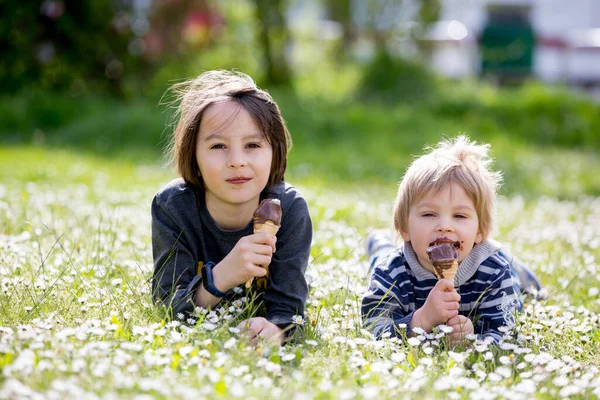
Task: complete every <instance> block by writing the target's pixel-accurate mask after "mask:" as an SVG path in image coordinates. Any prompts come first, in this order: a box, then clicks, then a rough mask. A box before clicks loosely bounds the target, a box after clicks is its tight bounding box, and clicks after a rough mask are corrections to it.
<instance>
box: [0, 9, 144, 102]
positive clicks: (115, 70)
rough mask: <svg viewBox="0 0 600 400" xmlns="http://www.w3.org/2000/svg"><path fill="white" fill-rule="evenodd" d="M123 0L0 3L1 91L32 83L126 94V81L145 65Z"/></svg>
mask: <svg viewBox="0 0 600 400" xmlns="http://www.w3.org/2000/svg"><path fill="white" fill-rule="evenodd" d="M130 7H131V5H130V3H129V2H125V1H115V0H91V1H84V2H81V1H43V2H42V1H29V2H19V1H4V2H1V3H0V12H1V13H2V21H3V23H2V24H0V47H1V48H2V58H1V59H0V86H1V87H2V88H3V91H4V92H5V93H14V92H16V91H18V90H20V89H22V88H24V87H30V86H36V87H39V88H41V89H42V90H64V91H66V90H70V91H72V92H74V93H81V92H87V91H88V90H90V91H97V90H100V91H104V92H109V93H113V94H117V95H123V94H124V87H125V79H126V76H127V75H128V74H130V73H131V72H132V70H133V69H140V68H143V62H142V60H141V59H140V58H139V56H138V55H135V54H132V52H130V45H131V44H132V42H133V41H134V39H135V35H134V33H133V31H132V23H133V19H132V17H133V16H132V14H131V11H132V10H131V8H130Z"/></svg>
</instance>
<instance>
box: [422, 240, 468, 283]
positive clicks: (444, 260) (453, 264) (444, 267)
mask: <svg viewBox="0 0 600 400" xmlns="http://www.w3.org/2000/svg"><path fill="white" fill-rule="evenodd" d="M459 247H460V242H452V241H448V240H440V241H438V242H434V243H432V244H431V246H430V247H429V248H428V249H427V254H428V255H429V261H431V265H433V268H434V273H435V276H437V278H438V279H449V280H451V281H452V282H454V277H455V276H456V272H457V271H458V249H459Z"/></svg>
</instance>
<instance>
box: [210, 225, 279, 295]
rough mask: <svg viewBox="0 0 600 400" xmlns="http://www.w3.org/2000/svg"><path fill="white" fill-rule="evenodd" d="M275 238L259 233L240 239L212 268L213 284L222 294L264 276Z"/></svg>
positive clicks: (273, 248)
mask: <svg viewBox="0 0 600 400" xmlns="http://www.w3.org/2000/svg"><path fill="white" fill-rule="evenodd" d="M276 241H277V238H276V237H275V236H273V235H270V234H268V233H264V232H259V233H253V234H252V235H248V236H244V237H243V238H241V239H240V240H239V241H238V242H237V243H236V245H235V246H234V247H233V249H232V250H231V251H230V252H229V254H227V256H226V257H225V258H224V259H223V260H222V261H221V262H220V263H218V264H217V265H215V267H214V268H213V280H214V284H215V286H216V287H217V289H219V290H220V291H222V292H225V291H227V290H229V289H231V288H233V287H236V286H238V285H240V284H242V283H244V282H246V281H248V280H249V279H250V278H255V277H259V276H265V275H266V273H267V271H266V270H265V268H264V267H266V266H268V265H269V264H270V263H271V257H272V256H273V253H274V252H275V242H276Z"/></svg>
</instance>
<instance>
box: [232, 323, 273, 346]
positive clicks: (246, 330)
mask: <svg viewBox="0 0 600 400" xmlns="http://www.w3.org/2000/svg"><path fill="white" fill-rule="evenodd" d="M238 328H239V329H240V331H241V332H242V333H243V334H244V335H245V336H246V337H247V338H248V339H249V340H250V344H251V345H253V346H255V345H256V344H257V342H258V338H259V337H261V338H264V339H268V340H270V341H274V342H275V343H277V344H279V345H281V344H282V343H283V339H284V337H285V335H284V331H283V329H281V328H280V327H278V326H277V325H275V324H273V323H271V322H269V321H267V320H266V319H265V318H262V317H256V318H250V319H247V320H245V321H242V322H241V323H240V324H239V325H238Z"/></svg>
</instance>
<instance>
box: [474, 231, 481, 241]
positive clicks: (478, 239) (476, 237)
mask: <svg viewBox="0 0 600 400" xmlns="http://www.w3.org/2000/svg"><path fill="white" fill-rule="evenodd" d="M482 240H483V235H482V234H481V231H479V232H477V236H475V244H479V243H481V241H482Z"/></svg>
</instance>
